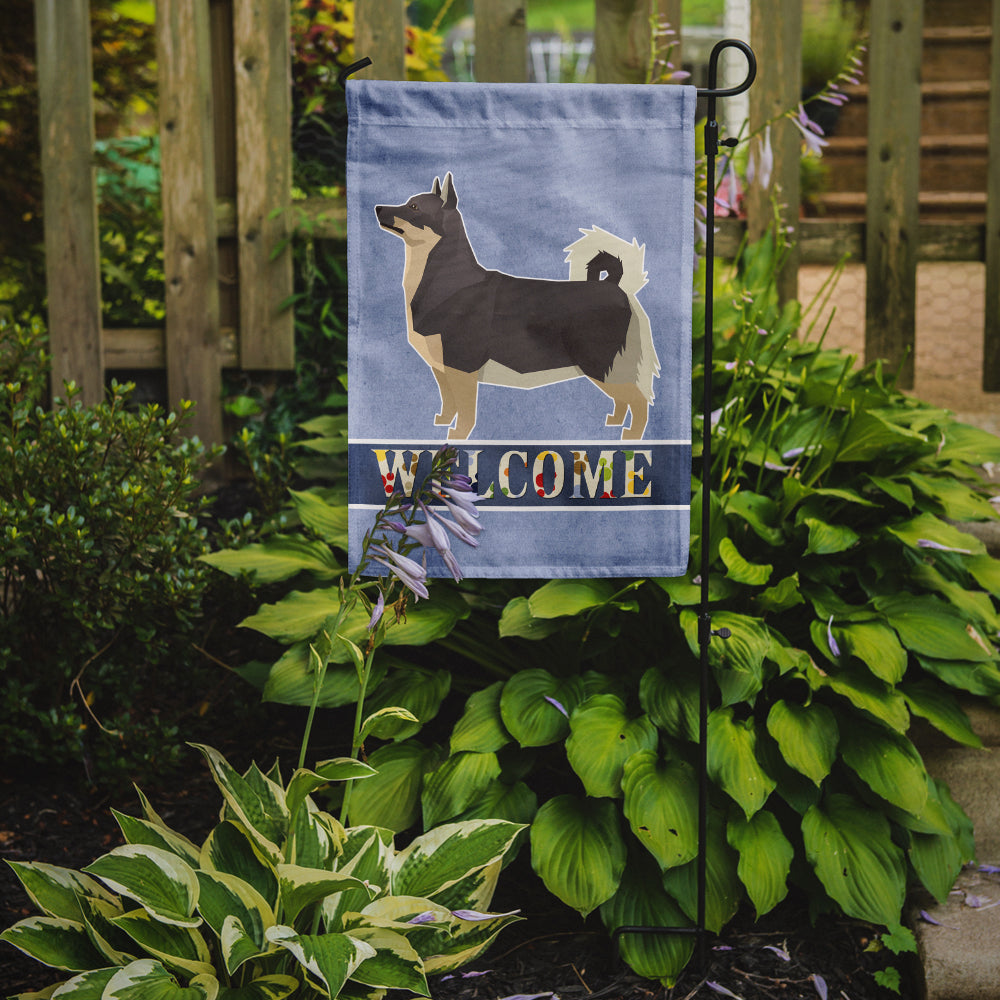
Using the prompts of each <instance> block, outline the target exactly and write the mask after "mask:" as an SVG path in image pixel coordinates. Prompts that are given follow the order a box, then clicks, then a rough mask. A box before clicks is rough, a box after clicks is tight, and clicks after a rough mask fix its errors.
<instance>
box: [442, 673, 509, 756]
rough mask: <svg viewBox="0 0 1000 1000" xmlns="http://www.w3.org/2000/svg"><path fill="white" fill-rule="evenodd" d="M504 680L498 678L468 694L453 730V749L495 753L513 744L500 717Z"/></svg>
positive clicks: (455, 750) (453, 750) (452, 750)
mask: <svg viewBox="0 0 1000 1000" xmlns="http://www.w3.org/2000/svg"><path fill="white" fill-rule="evenodd" d="M502 690H503V681H497V682H496V683H494V684H491V685H490V686H489V687H486V688H483V689H482V691H477V692H476V693H475V694H472V695H470V696H469V699H468V701H466V703H465V711H464V712H463V713H462V717H461V718H460V719H459V720H458V722H456V723H455V728H454V729H453V730H452V733H451V752H452V753H453V754H454V753H458V752H459V751H460V750H474V751H476V752H477V753H495V752H496V751H497V750H499V749H500V748H501V747H503V746H506V745H507V744H508V743H510V739H511V737H510V733H508V732H507V729H506V727H505V726H504V724H503V719H502V718H501V716H500V692H501V691H502Z"/></svg>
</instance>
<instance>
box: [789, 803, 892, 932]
mask: <svg viewBox="0 0 1000 1000" xmlns="http://www.w3.org/2000/svg"><path fill="white" fill-rule="evenodd" d="M802 837H803V840H804V842H805V849H806V857H807V858H808V860H809V863H810V864H811V865H812V866H813V868H814V869H815V871H816V875H817V876H818V878H819V880H820V882H822V883H823V887H824V888H825V889H826V891H827V892H828V893H829V894H830V896H831V898H833V899H834V900H836V901H837V902H838V903H839V904H840V907H841V909H842V910H843V911H844V913H846V914H847V915H848V916H849V917H855V918H857V919H858V920H868V921H870V922H871V923H873V924H884V925H892V924H897V923H899V914H900V911H901V909H902V907H903V898H904V894H905V891H906V866H905V864H904V862H903V852H902V850H901V849H900V848H899V847H897V846H896V845H895V844H894V843H893V842H892V835H891V832H890V829H889V822H888V820H887V819H886V818H885V816H883V815H882V813H880V812H878V811H877V810H874V809H870V808H868V807H867V806H864V805H862V804H861V803H860V802H858V801H857V800H856V799H853V798H851V796H849V795H843V794H839V793H838V794H834V795H830V796H828V797H827V798H826V799H825V800H824V801H823V802H822V803H820V804H819V805H815V806H812V808H810V809H809V811H808V812H807V813H806V814H805V816H804V817H803V820H802Z"/></svg>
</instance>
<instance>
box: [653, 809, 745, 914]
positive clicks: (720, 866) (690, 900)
mask: <svg viewBox="0 0 1000 1000" xmlns="http://www.w3.org/2000/svg"><path fill="white" fill-rule="evenodd" d="M736 863H737V858H736V852H735V851H733V849H732V848H731V847H730V846H729V844H728V843H726V824H725V820H724V818H723V817H722V815H721V814H720V813H718V812H716V811H715V810H712V811H711V812H710V813H709V816H708V843H707V845H706V850H705V878H706V881H705V926H706V927H707V928H708V929H709V930H710V931H712V933H713V934H718V933H719V932H720V931H721V930H722V928H723V927H724V926H725V925H726V924H727V923H728V922H729V921H730V920H731V919H732V917H733V914H735V913H736V910H737V908H738V907H739V905H740V901H741V900H742V899H743V884H742V883H741V882H740V880H739V876H738V875H737V874H736ZM663 887H664V888H665V889H666V890H667V892H668V893H669V894H670V895H671V896H673V898H674V899H676V900H677V902H678V903H679V904H680V907H681V909H682V910H683V911H684V912H685V913H686V914H687V915H688V917H690V918H691V920H697V918H698V861H697V859H695V860H694V861H689V862H688V863H687V864H686V865H680V866H679V867H677V868H671V869H669V870H668V871H665V872H664V873H663Z"/></svg>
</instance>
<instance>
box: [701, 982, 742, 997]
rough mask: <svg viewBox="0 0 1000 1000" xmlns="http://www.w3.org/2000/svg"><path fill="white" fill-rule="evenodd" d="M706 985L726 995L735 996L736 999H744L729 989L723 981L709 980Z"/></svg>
mask: <svg viewBox="0 0 1000 1000" xmlns="http://www.w3.org/2000/svg"><path fill="white" fill-rule="evenodd" d="M705 985H706V986H707V987H708V988H709V989H710V990H712V991H714V992H715V993H721V994H722V995H723V996H724V997H734V998H735V1000H743V998H742V997H741V996H740V995H739V994H738V993H734V992H733V991H732V990H727V989H726V987H725V986H723V985H722V984H721V983H713V982H711V980H709V981H708V982H706V983H705Z"/></svg>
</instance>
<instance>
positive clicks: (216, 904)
mask: <svg viewBox="0 0 1000 1000" xmlns="http://www.w3.org/2000/svg"><path fill="white" fill-rule="evenodd" d="M198 883H199V885H200V887H201V893H200V896H199V898H198V910H199V912H200V913H201V915H202V916H203V917H204V918H205V922H206V923H207V924H208V926H209V927H211V928H212V930H213V931H215V933H216V935H217V936H218V937H219V938H220V940H221V939H222V938H223V928H224V926H225V924H226V922H227V920H236V921H238V922H239V931H240V932H242V936H243V937H247V938H249V939H250V942H251V943H252V945H253V947H254V949H255V950H254V954H259V953H260V952H262V951H264V950H266V942H265V940H264V931H265V930H267V928H268V927H271V926H273V925H274V923H275V919H274V912H273V911H272V909H271V907H270V906H269V905H268V902H267V900H266V899H264V897H263V896H262V895H261V894H260V893H259V892H258V891H257V890H256V889H255V888H254V887H253V886H252V885H250V884H249V883H248V882H244V881H243V880H242V879H238V878H237V877H236V876H235V875H226V874H225V873H223V872H205V871H200V872H198ZM233 934H234V930H230V937H231V938H232V936H233ZM244 951H245V948H243V946H242V945H241V947H240V952H241V957H240V960H239V961H238V962H237V963H236V964H234V965H230V956H231V955H232V949H231V948H230V949H226V966H227V971H228V972H229V974H230V975H232V974H233V973H234V972H235V971H236V969H237V967H238V965H239V964H242V962H244V961H246V959H247V958H248V957H251V956H249V955H245V954H243V952H244Z"/></svg>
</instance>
